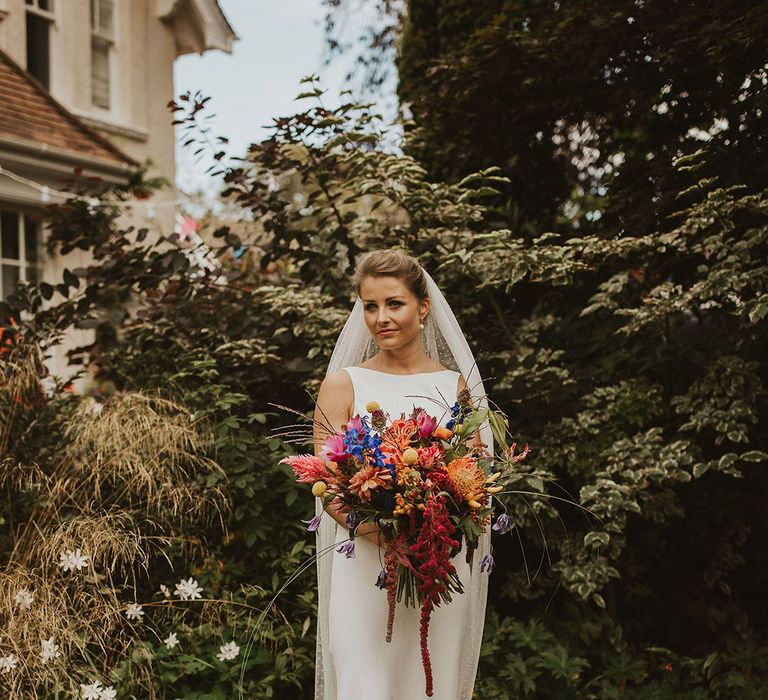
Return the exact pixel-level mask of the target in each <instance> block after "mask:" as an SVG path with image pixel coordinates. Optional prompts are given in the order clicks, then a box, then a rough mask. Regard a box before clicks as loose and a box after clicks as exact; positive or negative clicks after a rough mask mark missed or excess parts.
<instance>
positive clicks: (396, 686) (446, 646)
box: [315, 250, 493, 700]
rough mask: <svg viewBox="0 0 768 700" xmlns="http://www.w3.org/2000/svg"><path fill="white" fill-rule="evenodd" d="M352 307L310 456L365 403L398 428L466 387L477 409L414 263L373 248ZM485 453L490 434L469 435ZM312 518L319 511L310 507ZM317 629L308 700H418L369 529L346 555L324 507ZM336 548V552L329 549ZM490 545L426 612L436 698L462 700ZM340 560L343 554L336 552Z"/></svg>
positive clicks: (475, 376)
mask: <svg viewBox="0 0 768 700" xmlns="http://www.w3.org/2000/svg"><path fill="white" fill-rule="evenodd" d="M355 289H356V291H357V299H356V301H355V305H354V307H353V309H352V312H351V314H350V316H349V318H348V320H347V322H346V324H345V326H344V328H343V329H342V331H341V333H340V335H339V338H338V340H337V342H336V346H335V348H334V351H333V354H332V356H331V360H330V362H329V365H328V370H327V373H326V377H325V379H324V380H323V382H322V384H321V386H320V392H319V395H318V398H317V410H316V415H318V416H322V417H323V420H318V421H316V422H315V454H316V455H318V456H319V455H320V449H321V447H322V443H323V440H324V438H325V437H326V433H325V431H323V430H322V429H321V427H320V426H321V425H322V424H323V423H327V424H330V425H332V426H333V427H334V428H335V429H337V430H339V429H341V427H342V426H343V425H344V424H346V423H347V421H348V420H349V419H350V418H351V417H352V416H354V415H355V414H358V413H359V414H364V413H366V408H365V407H366V404H367V403H368V402H369V401H373V400H375V401H378V402H379V404H380V406H381V408H382V409H383V410H384V411H385V412H387V413H388V414H389V415H390V418H397V417H399V416H400V414H401V413H404V414H405V415H406V416H408V415H410V413H411V412H412V411H413V408H414V406H417V407H419V406H421V407H422V408H424V409H425V410H426V411H427V412H428V413H429V414H430V415H434V416H435V417H436V418H437V419H438V422H439V424H441V425H445V422H446V421H447V420H448V419H450V417H451V414H450V410H449V407H450V406H452V405H453V403H454V401H455V400H456V395H457V393H458V392H459V391H460V390H461V389H462V388H464V387H466V386H467V381H468V382H469V384H468V386H469V390H470V393H471V394H472V396H473V400H474V401H473V402H474V403H475V404H476V405H477V404H478V403H479V404H480V405H481V406H483V407H485V406H487V401H486V399H485V396H484V388H483V383H482V379H481V378H480V375H479V372H478V370H477V367H476V366H475V362H474V357H473V356H472V352H471V351H470V349H469V346H468V345H467V342H466V340H465V339H464V336H463V335H462V333H461V330H460V328H459V325H458V323H457V322H456V318H455V316H454V315H453V312H452V311H451V309H450V307H449V306H448V304H447V302H446V301H445V298H444V297H443V295H442V293H441V292H440V290H439V289H438V287H437V285H436V284H435V282H434V280H433V279H432V278H431V277H430V275H429V274H428V273H427V272H426V270H424V269H423V268H422V267H421V266H420V265H419V263H418V261H417V260H416V259H415V258H413V257H411V256H409V255H406V254H405V253H403V252H400V251H397V250H376V251H372V252H369V253H366V254H365V255H363V256H362V258H361V259H360V260H359V262H358V265H357V268H356V271H355ZM474 441H475V443H476V444H480V445H483V446H484V447H485V448H486V449H488V450H489V451H490V452H491V453H492V452H493V438H492V435H491V431H490V428H489V426H488V424H487V423H486V424H484V425H483V426H482V427H481V428H480V431H479V436H478V434H477V433H476V434H475V436H474ZM316 503H317V512H318V514H321V513H322V502H321V500H320V499H317V501H316ZM317 533H318V541H317V549H318V553H319V555H320V556H318V559H317V574H318V625H317V652H316V664H315V700H357V699H358V698H360V699H365V700H417V699H419V698H424V697H426V696H425V683H424V670H423V668H422V663H421V651H420V645H419V609H417V608H409V607H406V606H405V605H404V604H402V603H398V605H397V610H396V612H395V625H394V630H393V635H392V641H391V642H389V643H388V642H386V641H385V630H386V619H387V597H386V593H385V591H383V590H380V589H379V588H378V587H377V586H376V585H375V584H376V583H377V579H378V578H379V576H380V574H381V572H382V561H383V554H384V552H383V546H384V542H383V538H382V535H381V532H380V530H379V529H378V526H377V525H375V524H373V523H366V524H364V525H361V526H360V527H358V529H357V531H356V537H355V540H354V542H355V549H354V554H352V553H350V552H349V551H348V550H346V549H344V548H341V547H340V546H339V543H341V542H344V541H346V540H347V539H348V537H349V533H348V529H347V522H346V519H345V516H344V515H342V514H339V513H338V512H337V511H336V510H335V509H333V507H328V509H327V510H326V512H324V513H322V515H321V518H320V526H319V528H318V530H317ZM334 549H336V550H337V551H336V552H334V551H332V550H334ZM488 549H489V535H488V534H487V533H486V534H484V535H483V536H482V537H481V538H480V543H479V546H478V548H477V550H475V553H474V556H473V559H472V564H471V565H470V564H467V562H466V554H465V551H464V550H462V551H461V552H460V553H459V554H457V555H456V556H455V557H454V559H453V563H454V565H455V566H456V568H457V571H458V573H459V576H460V578H461V581H462V583H463V585H464V593H463V594H459V595H455V596H454V597H453V600H452V601H451V603H449V604H447V605H446V604H443V605H441V606H439V607H437V608H436V609H435V610H434V612H433V614H432V622H431V625H430V632H429V652H430V656H431V659H432V673H433V679H434V681H433V683H434V694H433V695H432V697H433V698H434V699H435V700H470V698H471V697H472V690H473V686H474V682H475V675H476V671H477V661H478V656H479V653H480V642H481V639H482V633H483V622H484V615H485V601H486V593H487V577H486V574H483V573H481V572H480V567H479V562H480V559H481V558H482V557H483V556H484V555H485V554H486V553H487V552H488ZM339 550H340V551H339Z"/></svg>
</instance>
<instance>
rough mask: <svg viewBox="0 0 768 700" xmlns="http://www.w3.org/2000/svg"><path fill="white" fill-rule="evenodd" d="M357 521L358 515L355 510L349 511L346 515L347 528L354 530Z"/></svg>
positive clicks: (358, 520) (358, 519)
mask: <svg viewBox="0 0 768 700" xmlns="http://www.w3.org/2000/svg"><path fill="white" fill-rule="evenodd" d="M359 522H360V518H359V517H358V514H357V511H356V510H351V511H349V514H348V515H347V529H348V530H354V529H355V527H356V526H357V524H358V523H359Z"/></svg>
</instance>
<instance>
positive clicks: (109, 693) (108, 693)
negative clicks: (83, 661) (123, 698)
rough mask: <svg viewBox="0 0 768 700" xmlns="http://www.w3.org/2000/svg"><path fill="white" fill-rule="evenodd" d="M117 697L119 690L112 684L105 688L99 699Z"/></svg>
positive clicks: (111, 699)
mask: <svg viewBox="0 0 768 700" xmlns="http://www.w3.org/2000/svg"><path fill="white" fill-rule="evenodd" d="M116 698H117V691H116V690H115V689H114V688H113V687H112V686H111V685H110V686H109V687H108V688H104V690H102V691H101V694H100V695H99V700H115V699H116Z"/></svg>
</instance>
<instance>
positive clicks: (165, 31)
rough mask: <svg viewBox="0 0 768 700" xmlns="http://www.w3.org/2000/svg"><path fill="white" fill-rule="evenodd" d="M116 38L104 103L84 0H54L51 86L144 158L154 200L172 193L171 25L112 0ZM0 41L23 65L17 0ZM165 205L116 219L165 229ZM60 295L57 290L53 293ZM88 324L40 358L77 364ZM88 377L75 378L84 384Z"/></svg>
mask: <svg viewBox="0 0 768 700" xmlns="http://www.w3.org/2000/svg"><path fill="white" fill-rule="evenodd" d="M115 10H116V16H115V27H114V29H115V45H114V49H113V51H112V55H111V62H112V63H111V78H112V96H111V105H110V109H109V110H105V109H101V108H99V107H96V106H94V105H93V104H92V103H91V29H90V0H55V12H54V15H55V22H54V24H53V25H52V27H51V35H50V36H51V72H50V83H51V84H50V92H51V94H52V95H53V97H54V98H56V99H57V100H58V101H59V102H60V103H61V104H62V105H64V106H65V107H66V108H67V109H69V110H70V111H71V112H72V113H74V114H75V115H77V116H78V117H80V118H81V119H83V121H85V122H86V123H87V124H88V125H89V126H91V127H93V128H96V129H97V130H98V131H99V132H101V133H102V134H103V135H104V136H106V137H107V138H108V139H109V140H111V141H112V142H113V143H114V144H115V145H117V146H118V147H119V148H120V149H121V150H122V151H123V152H124V153H126V154H127V155H129V156H131V157H132V158H134V159H135V160H137V161H138V162H143V161H144V160H146V159H147V158H151V159H152V161H153V163H154V165H153V167H152V169H151V171H150V175H161V176H163V177H165V178H166V179H167V180H168V182H170V183H171V187H169V188H164V189H163V190H161V191H159V192H157V193H156V194H155V196H154V198H153V199H154V200H155V201H157V202H158V203H161V202H164V201H169V200H173V199H175V191H174V189H173V187H172V186H173V183H174V178H175V143H174V129H173V127H172V126H171V120H172V119H173V117H172V115H171V113H170V112H169V111H168V109H167V107H166V104H167V103H168V101H169V100H171V99H172V98H173V97H174V90H173V63H174V60H175V59H176V40H175V37H174V35H173V33H172V31H171V29H170V28H169V27H168V26H167V25H166V24H164V23H163V22H162V21H160V20H159V19H158V18H157V16H156V0H115ZM0 48H2V49H3V50H4V51H5V52H6V53H8V54H9V55H10V56H11V58H13V59H14V60H15V61H16V62H17V63H19V64H20V65H21V66H26V9H25V2H24V0H0ZM174 211H175V208H174V207H172V206H158V207H157V209H156V214H155V216H154V217H153V218H151V219H147V216H146V214H147V210H146V207H144V206H138V207H137V208H136V211H135V213H134V214H133V215H128V216H126V217H124V219H123V220H122V221H121V223H122V224H124V225H128V224H134V225H136V226H137V227H140V226H146V225H148V224H149V227H150V228H151V229H155V230H156V229H158V228H159V229H160V230H161V231H162V232H163V233H164V234H165V235H168V234H170V233H171V232H172V231H173V227H174ZM89 262H90V259H89V257H88V255H87V254H86V253H85V251H81V250H75V251H72V252H71V253H69V254H67V255H66V256H64V257H58V258H53V259H47V260H45V262H44V263H43V270H42V275H43V278H44V279H46V280H47V281H51V282H58V281H61V279H62V273H63V270H64V268H65V267H67V268H69V269H73V268H76V267H81V266H83V267H84V266H87V265H88V264H89ZM56 300H60V297H59V295H58V293H56V294H55V295H54V299H53V301H56ZM93 338H94V332H93V331H92V330H87V329H85V330H81V329H70V330H69V331H68V332H67V337H66V340H65V342H64V343H63V344H62V345H61V346H57V347H56V348H53V349H52V350H51V351H50V352H51V357H50V359H49V360H48V361H47V363H46V364H47V365H48V367H49V369H50V371H51V372H53V373H54V374H56V375H58V376H60V377H69V376H71V375H72V373H73V370H74V369H76V368H73V367H67V360H66V351H67V349H69V348H73V347H77V346H80V345H86V344H89V343H91V342H92V341H93ZM87 384H88V379H87V378H84V379H80V380H78V381H77V382H75V390H76V391H83V390H84V389H85V388H86V386H87Z"/></svg>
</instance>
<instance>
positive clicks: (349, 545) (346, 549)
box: [336, 540, 355, 559]
mask: <svg viewBox="0 0 768 700" xmlns="http://www.w3.org/2000/svg"><path fill="white" fill-rule="evenodd" d="M336 551H337V552H338V553H339V554H343V555H344V556H345V557H346V558H347V559H354V558H355V541H354V540H350V541H349V542H345V543H344V544H343V545H341V547H339V548H338V549H337V550H336Z"/></svg>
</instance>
